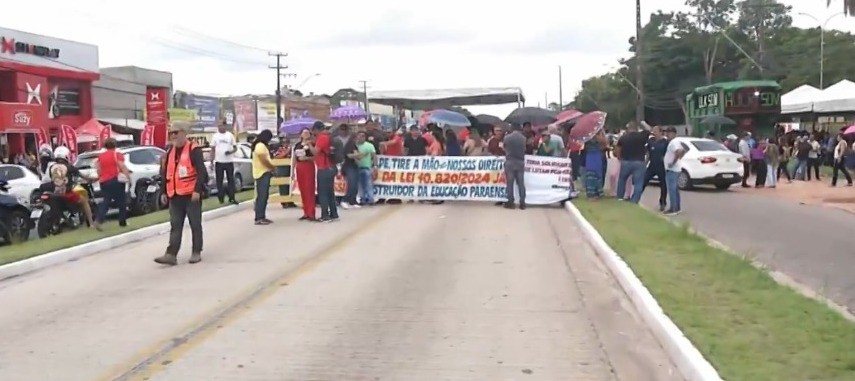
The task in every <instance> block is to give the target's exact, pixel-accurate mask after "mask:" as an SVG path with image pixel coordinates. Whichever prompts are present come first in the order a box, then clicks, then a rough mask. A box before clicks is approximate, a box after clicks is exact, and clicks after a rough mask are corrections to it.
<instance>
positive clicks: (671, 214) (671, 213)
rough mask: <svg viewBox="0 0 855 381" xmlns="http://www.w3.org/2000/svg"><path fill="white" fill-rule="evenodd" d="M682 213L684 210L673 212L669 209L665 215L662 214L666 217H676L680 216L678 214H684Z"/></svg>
mask: <svg viewBox="0 0 855 381" xmlns="http://www.w3.org/2000/svg"><path fill="white" fill-rule="evenodd" d="M682 212H683V211H682V210H672V209H668V210H666V211H665V212H664V213H662V214H664V215H666V216H676V215H678V214H680V213H682Z"/></svg>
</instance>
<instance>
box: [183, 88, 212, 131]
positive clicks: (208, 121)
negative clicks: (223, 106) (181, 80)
mask: <svg viewBox="0 0 855 381" xmlns="http://www.w3.org/2000/svg"><path fill="white" fill-rule="evenodd" d="M183 101H184V102H183V103H184V108H186V109H188V110H195V111H196V123H194V124H193V127H195V128H207V127H216V126H217V125H218V124H219V118H220V99H219V98H216V97H207V96H201V95H193V94H187V95H185V96H184V99H183Z"/></svg>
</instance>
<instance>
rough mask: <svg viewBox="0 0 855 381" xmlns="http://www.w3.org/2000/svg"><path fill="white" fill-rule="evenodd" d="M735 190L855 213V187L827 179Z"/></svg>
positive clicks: (735, 189)
mask: <svg viewBox="0 0 855 381" xmlns="http://www.w3.org/2000/svg"><path fill="white" fill-rule="evenodd" d="M731 189H733V190H734V191H735V192H743V193H751V194H762V195H764V196H771V197H778V198H782V199H786V200H791V201H794V202H798V203H801V204H808V205H823V206H828V207H833V208H837V209H843V210H846V211H849V212H852V213H855V187H849V186H846V183H845V182H844V183H843V184H842V185H838V186H836V187H832V186H830V185H829V183H828V182H827V181H793V182H792V183H787V182H786V180H785V181H784V182H781V183H778V187H777V188H760V189H757V188H737V187H734V188H731Z"/></svg>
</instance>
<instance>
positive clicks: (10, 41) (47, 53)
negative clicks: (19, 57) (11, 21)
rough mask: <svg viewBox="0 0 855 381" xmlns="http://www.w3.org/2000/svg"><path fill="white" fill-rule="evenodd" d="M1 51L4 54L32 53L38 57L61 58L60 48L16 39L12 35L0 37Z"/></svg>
mask: <svg viewBox="0 0 855 381" xmlns="http://www.w3.org/2000/svg"><path fill="white" fill-rule="evenodd" d="M0 52H2V53H4V54H18V53H22V54H32V55H34V56H38V57H45V58H53V59H57V58H59V49H56V48H51V47H47V46H42V45H36V44H31V43H28V42H23V41H15V39H14V38H12V37H0Z"/></svg>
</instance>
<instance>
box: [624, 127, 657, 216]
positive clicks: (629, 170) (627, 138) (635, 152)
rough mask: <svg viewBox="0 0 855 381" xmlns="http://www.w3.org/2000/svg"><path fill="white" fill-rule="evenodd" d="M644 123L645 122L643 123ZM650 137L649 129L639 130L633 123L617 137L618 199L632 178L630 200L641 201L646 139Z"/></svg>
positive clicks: (644, 172)
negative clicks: (618, 165)
mask: <svg viewBox="0 0 855 381" xmlns="http://www.w3.org/2000/svg"><path fill="white" fill-rule="evenodd" d="M645 125H646V124H645ZM648 139H650V131H647V130H644V131H639V130H638V126H636V125H635V124H634V123H631V124H629V125H627V132H626V133H625V134H623V136H621V137H620V139H618V142H617V145H616V146H615V156H617V158H618V159H620V173H619V174H618V181H617V192H616V193H615V194H617V197H618V199H623V197H624V195H625V194H626V182H627V180H629V179H630V177H631V178H632V184H633V189H632V198H630V201H632V203H634V204H638V202H639V201H641V192H642V191H643V189H644V176H645V174H646V173H647V167H646V166H645V165H644V158H645V156H646V154H647V140H648Z"/></svg>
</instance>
